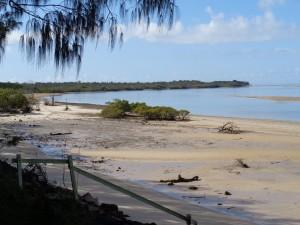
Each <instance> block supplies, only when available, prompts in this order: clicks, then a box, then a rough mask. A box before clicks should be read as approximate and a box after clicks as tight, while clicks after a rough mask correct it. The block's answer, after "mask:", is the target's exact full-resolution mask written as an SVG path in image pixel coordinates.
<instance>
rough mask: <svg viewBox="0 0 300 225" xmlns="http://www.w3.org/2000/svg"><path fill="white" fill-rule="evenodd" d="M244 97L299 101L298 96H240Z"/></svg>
mask: <svg viewBox="0 0 300 225" xmlns="http://www.w3.org/2000/svg"><path fill="white" fill-rule="evenodd" d="M241 97H245V98H256V99H264V100H271V101H278V102H300V97H292V96H241Z"/></svg>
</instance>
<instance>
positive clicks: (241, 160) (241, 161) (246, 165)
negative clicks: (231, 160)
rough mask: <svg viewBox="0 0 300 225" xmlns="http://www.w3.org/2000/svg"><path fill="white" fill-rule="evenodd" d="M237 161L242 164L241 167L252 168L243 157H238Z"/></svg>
mask: <svg viewBox="0 0 300 225" xmlns="http://www.w3.org/2000/svg"><path fill="white" fill-rule="evenodd" d="M236 162H237V163H238V165H239V166H240V167H242V168H247V169H248V168H250V166H249V165H248V164H247V163H245V162H244V161H243V159H236Z"/></svg>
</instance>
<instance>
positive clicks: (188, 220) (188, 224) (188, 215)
mask: <svg viewBox="0 0 300 225" xmlns="http://www.w3.org/2000/svg"><path fill="white" fill-rule="evenodd" d="M191 224H192V216H191V214H187V215H186V225H191Z"/></svg>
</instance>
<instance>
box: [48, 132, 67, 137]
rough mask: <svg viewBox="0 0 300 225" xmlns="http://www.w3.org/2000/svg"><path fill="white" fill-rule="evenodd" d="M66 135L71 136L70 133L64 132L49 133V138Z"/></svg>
mask: <svg viewBox="0 0 300 225" xmlns="http://www.w3.org/2000/svg"><path fill="white" fill-rule="evenodd" d="M66 134H72V133H71V132H66V133H61V132H59V133H50V135H51V136H56V135H66Z"/></svg>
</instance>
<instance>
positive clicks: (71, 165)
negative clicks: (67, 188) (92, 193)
mask: <svg viewBox="0 0 300 225" xmlns="http://www.w3.org/2000/svg"><path fill="white" fill-rule="evenodd" d="M68 166H69V170H70V177H71V182H72V188H73V194H74V198H75V199H76V200H78V190H77V182H76V179H75V173H74V167H73V159H72V156H71V155H68Z"/></svg>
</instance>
